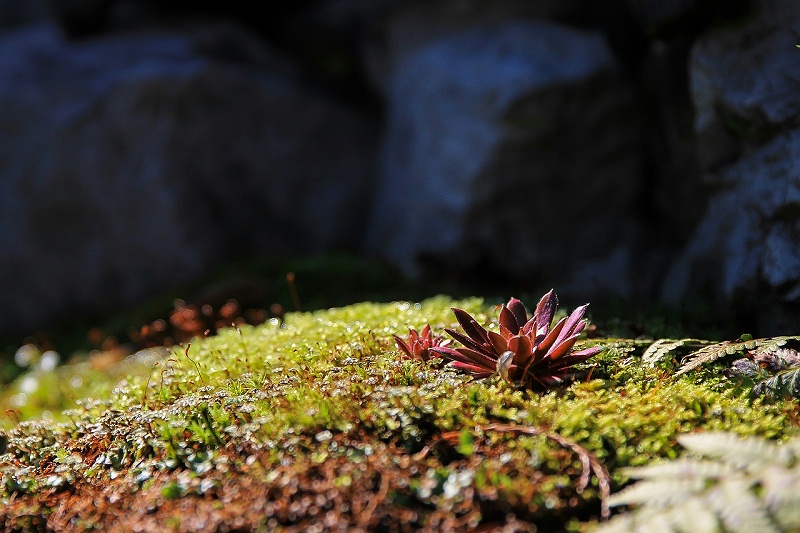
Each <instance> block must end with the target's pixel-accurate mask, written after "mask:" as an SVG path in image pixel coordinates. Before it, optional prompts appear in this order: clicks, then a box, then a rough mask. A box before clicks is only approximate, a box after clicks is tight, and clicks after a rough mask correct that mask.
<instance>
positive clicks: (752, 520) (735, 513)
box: [706, 476, 779, 533]
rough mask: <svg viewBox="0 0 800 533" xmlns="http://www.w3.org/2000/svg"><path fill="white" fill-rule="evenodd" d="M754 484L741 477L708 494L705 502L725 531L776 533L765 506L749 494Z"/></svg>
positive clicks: (751, 493)
mask: <svg viewBox="0 0 800 533" xmlns="http://www.w3.org/2000/svg"><path fill="white" fill-rule="evenodd" d="M754 484H755V480H753V479H749V478H745V477H743V476H742V477H740V476H736V477H732V478H726V479H724V480H722V482H721V483H720V484H719V485H717V486H715V487H714V488H712V489H711V490H710V491H709V492H708V495H707V496H706V501H707V502H708V503H709V504H710V505H711V507H712V508H713V509H714V510H715V511H716V512H717V515H718V516H719V517H720V519H721V520H722V523H723V524H724V525H725V530H726V531H730V532H732V533H753V532H754V531H758V532H760V533H773V532H774V533H779V530H778V529H777V528H776V527H775V524H773V523H772V521H771V520H770V519H769V515H768V514H767V511H766V509H765V508H764V503H763V502H762V501H760V500H759V499H758V497H756V495H755V494H753V492H751V490H750V489H751V487H752V486H753V485H754Z"/></svg>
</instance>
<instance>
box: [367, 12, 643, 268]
mask: <svg viewBox="0 0 800 533" xmlns="http://www.w3.org/2000/svg"><path fill="white" fill-rule="evenodd" d="M589 98H591V100H592V105H591V106H587V105H586V101H587V99H589ZM635 106H636V101H635V99H634V98H633V95H632V91H631V89H630V87H628V86H626V84H625V81H624V78H623V77H622V76H621V75H620V72H619V69H618V67H617V65H616V63H615V60H614V58H613V56H612V55H611V53H610V51H609V49H608V47H607V46H606V44H605V42H604V40H603V38H602V36H601V35H599V34H596V33H587V32H579V31H576V30H573V29H569V28H566V27H563V26H560V25H556V24H552V23H541V22H538V23H537V22H528V23H517V24H511V25H504V26H500V27H497V28H493V29H480V30H472V31H465V32H462V33H457V34H454V35H452V36H450V37H445V38H442V39H440V40H438V41H435V42H433V43H431V44H429V45H427V46H423V47H421V48H420V49H419V50H418V52H417V53H415V54H412V55H410V56H409V57H408V58H406V60H405V61H404V62H402V63H401V64H400V65H398V67H397V69H396V70H395V71H394V72H393V73H392V76H391V82H390V93H389V103H388V107H389V116H388V124H387V137H386V140H385V145H384V151H383V165H382V168H383V175H382V178H381V183H380V188H379V190H378V196H377V199H376V201H375V209H374V211H373V218H372V222H371V224H370V227H369V228H368V229H369V231H370V233H369V243H370V246H371V247H372V249H374V250H376V251H379V252H382V253H384V254H386V256H387V257H389V258H390V259H391V260H392V261H393V262H395V263H397V264H400V265H402V267H403V268H404V269H405V270H406V272H408V273H410V274H412V275H419V274H421V273H423V272H424V270H425V267H426V266H427V267H431V266H434V268H436V265H438V266H440V267H441V268H447V267H448V266H451V267H453V268H455V269H458V268H465V267H467V268H469V267H473V268H475V267H478V265H486V264H487V263H488V264H490V265H492V266H493V267H498V268H501V269H505V271H506V272H508V273H509V274H511V275H512V276H525V275H532V273H534V272H536V273H538V274H540V275H542V276H556V278H557V279H561V280H564V279H565V275H568V274H569V268H566V269H565V265H570V264H574V263H573V261H574V260H576V259H578V258H581V260H582V261H592V260H600V261H605V260H607V259H608V257H610V256H613V255H615V254H616V255H618V254H619V249H623V250H624V249H626V248H627V247H629V246H630V245H631V242H632V241H631V239H632V237H633V236H634V234H635V231H636V228H635V226H636V223H635V222H634V221H633V220H631V218H630V217H629V216H628V213H629V212H630V209H631V208H632V206H633V204H634V203H635V200H636V197H637V194H638V192H639V190H638V185H637V183H636V182H637V173H638V172H639V171H640V159H639V151H638V149H637V139H638V129H637V123H636V117H635V113H634V112H633V111H632V109H635ZM626 112H627V113H626ZM609 122H614V127H613V128H608V129H607V130H605V132H604V134H603V135H598V134H597V133H598V128H600V127H601V124H608V123H609ZM576 153H580V154H581V157H580V158H575V157H573V155H574V154H576Z"/></svg>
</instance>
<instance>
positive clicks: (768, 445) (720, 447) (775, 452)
mask: <svg viewBox="0 0 800 533" xmlns="http://www.w3.org/2000/svg"><path fill="white" fill-rule="evenodd" d="M678 443H679V444H680V445H681V446H683V447H684V448H686V449H687V450H689V451H690V452H693V453H695V454H698V455H702V456H705V457H715V458H719V459H722V460H723V461H725V463H726V464H729V465H732V466H735V467H737V468H744V469H746V468H754V467H755V468H757V467H760V466H761V465H766V464H780V465H788V464H789V463H790V462H791V461H792V455H793V454H791V453H790V452H789V453H787V452H788V450H787V449H785V448H783V447H779V446H778V445H776V444H775V443H774V442H772V441H769V440H765V439H760V438H757V437H745V438H742V437H739V436H738V435H736V434H735V433H726V432H723V431H710V432H707V433H692V434H689V435H681V436H680V437H678Z"/></svg>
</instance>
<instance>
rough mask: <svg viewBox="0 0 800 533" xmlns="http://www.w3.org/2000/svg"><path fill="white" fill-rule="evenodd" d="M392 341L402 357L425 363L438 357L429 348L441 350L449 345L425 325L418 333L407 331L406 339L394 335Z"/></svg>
mask: <svg viewBox="0 0 800 533" xmlns="http://www.w3.org/2000/svg"><path fill="white" fill-rule="evenodd" d="M394 340H395V342H396V343H397V347H398V348H399V349H400V351H401V352H403V356H404V357H405V358H406V359H413V360H415V361H427V360H428V359H430V358H431V357H439V354H438V353H436V352H433V351H431V348H443V347H447V346H448V345H449V344H450V341H449V340H446V339H444V338H443V337H440V336H437V335H433V334H432V333H431V326H430V324H428V325H426V326H425V327H424V328H423V329H422V331H421V332H419V333H417V330H415V329H409V330H408V338H407V339H403V338H401V337H398V336H397V335H394Z"/></svg>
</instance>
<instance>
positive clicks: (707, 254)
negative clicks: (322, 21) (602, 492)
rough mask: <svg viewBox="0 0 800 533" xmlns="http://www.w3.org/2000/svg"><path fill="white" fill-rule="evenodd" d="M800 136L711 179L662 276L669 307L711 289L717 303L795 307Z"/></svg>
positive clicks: (785, 138)
mask: <svg viewBox="0 0 800 533" xmlns="http://www.w3.org/2000/svg"><path fill="white" fill-rule="evenodd" d="M799 161H800V130H794V131H792V132H789V133H784V134H781V135H779V136H778V137H776V138H775V139H773V140H772V141H771V142H770V143H768V144H767V145H766V146H764V147H762V148H761V149H759V150H757V151H756V152H754V153H753V154H751V155H749V156H747V157H744V158H742V159H741V160H739V161H738V162H737V163H735V164H734V165H731V166H730V167H727V168H726V169H724V170H723V171H721V172H720V173H719V174H718V183H719V190H718V192H717V194H716V195H715V196H714V197H713V198H712V200H711V202H710V204H709V206H708V210H707V212H706V214H705V217H704V218H703V220H702V221H701V222H700V224H699V225H698V227H697V229H696V231H695V233H694V236H693V238H692V240H691V242H690V243H689V245H688V246H687V248H686V250H685V251H684V253H683V254H682V255H681V256H680V257H679V258H678V260H677V261H675V263H674V266H673V267H672V269H671V272H670V274H669V275H668V276H667V278H666V280H665V285H664V291H663V294H662V297H663V299H664V300H665V301H666V302H667V303H670V304H673V305H677V304H681V303H683V302H685V301H691V300H693V299H695V298H696V297H697V295H702V294H703V292H704V291H705V290H706V289H707V288H708V287H711V288H712V290H713V291H714V292H715V293H716V295H717V297H718V298H719V301H720V302H728V303H730V302H731V300H734V299H746V300H750V302H751V304H753V305H758V304H759V303H768V302H769V301H770V300H771V299H772V300H779V301H782V302H798V301H800V246H798V243H800V163H799Z"/></svg>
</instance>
